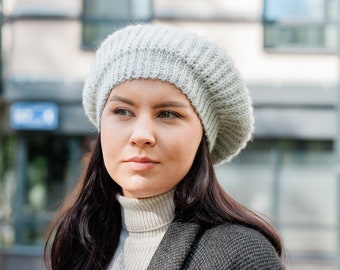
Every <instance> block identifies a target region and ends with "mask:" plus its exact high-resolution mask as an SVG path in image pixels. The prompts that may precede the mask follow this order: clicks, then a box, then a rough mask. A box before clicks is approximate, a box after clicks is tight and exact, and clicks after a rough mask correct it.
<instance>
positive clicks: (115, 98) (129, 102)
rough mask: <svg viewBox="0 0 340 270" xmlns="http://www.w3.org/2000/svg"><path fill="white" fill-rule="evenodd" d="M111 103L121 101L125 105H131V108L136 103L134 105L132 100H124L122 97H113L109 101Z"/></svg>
mask: <svg viewBox="0 0 340 270" xmlns="http://www.w3.org/2000/svg"><path fill="white" fill-rule="evenodd" d="M109 101H110V102H112V101H121V102H123V103H126V104H129V105H131V106H134V105H135V103H133V101H132V100H130V99H127V98H123V97H120V96H112V97H111V98H110V99H109Z"/></svg>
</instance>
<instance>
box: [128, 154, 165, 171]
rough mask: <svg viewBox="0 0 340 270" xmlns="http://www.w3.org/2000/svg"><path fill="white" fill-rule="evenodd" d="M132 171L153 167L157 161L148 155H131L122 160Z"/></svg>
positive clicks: (146, 169)
mask: <svg viewBox="0 0 340 270" xmlns="http://www.w3.org/2000/svg"><path fill="white" fill-rule="evenodd" d="M124 163H126V164H127V165H128V166H129V168H130V169H131V170H133V171H137V172H142V171H148V170H151V169H152V168H154V167H155V166H156V165H157V164H158V163H159V162H157V161H154V160H153V159H151V158H148V157H132V158H130V159H127V160H125V161H124Z"/></svg>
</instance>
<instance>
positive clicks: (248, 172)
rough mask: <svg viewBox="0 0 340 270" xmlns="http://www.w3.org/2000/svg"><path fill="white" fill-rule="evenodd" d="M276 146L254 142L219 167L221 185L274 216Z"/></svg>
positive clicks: (233, 195) (257, 209) (251, 206)
mask: <svg viewBox="0 0 340 270" xmlns="http://www.w3.org/2000/svg"><path fill="white" fill-rule="evenodd" d="M272 147H273V143H271V142H260V141H258V142H253V143H251V144H249V146H248V147H247V148H246V149H245V150H244V151H243V152H241V154H240V155H239V156H238V157H236V158H235V159H234V160H232V162H231V163H227V164H224V165H221V166H218V167H216V174H217V177H218V179H219V182H220V184H221V185H222V187H223V188H224V189H225V190H226V192H227V193H228V194H230V195H231V196H232V197H233V198H235V199H236V200H237V201H239V202H241V203H242V204H243V205H245V206H247V207H249V208H251V209H253V210H255V211H259V212H260V213H261V214H264V215H266V216H272V208H271V207H272V205H273V201H272V199H273V198H272V188H273V186H272V182H273V166H272V164H271V163H272V162H271V160H272V155H273V152H272Z"/></svg>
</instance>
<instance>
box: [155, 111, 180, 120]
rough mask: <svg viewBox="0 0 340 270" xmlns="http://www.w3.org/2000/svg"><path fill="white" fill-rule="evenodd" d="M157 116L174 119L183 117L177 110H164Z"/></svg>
mask: <svg viewBox="0 0 340 270" xmlns="http://www.w3.org/2000/svg"><path fill="white" fill-rule="evenodd" d="M157 117H159V118H165V119H172V118H181V115H180V114H178V113H176V112H172V111H162V112H160V113H159V114H158V116H157Z"/></svg>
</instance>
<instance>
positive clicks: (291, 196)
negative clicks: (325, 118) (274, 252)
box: [280, 142, 336, 226]
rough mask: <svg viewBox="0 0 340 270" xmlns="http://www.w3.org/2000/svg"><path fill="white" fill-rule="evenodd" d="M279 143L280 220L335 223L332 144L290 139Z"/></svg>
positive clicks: (301, 222)
mask: <svg viewBox="0 0 340 270" xmlns="http://www.w3.org/2000/svg"><path fill="white" fill-rule="evenodd" d="M281 146H282V164H281V168H280V187H281V208H280V209H281V217H280V221H281V222H282V223H283V224H285V223H295V224H314V225H315V224H322V225H328V226H331V225H332V226H335V224H336V175H335V172H334V170H333V164H334V154H333V150H332V148H331V146H332V144H331V143H327V142H323V143H322V142H291V143H286V144H283V145H281Z"/></svg>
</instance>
